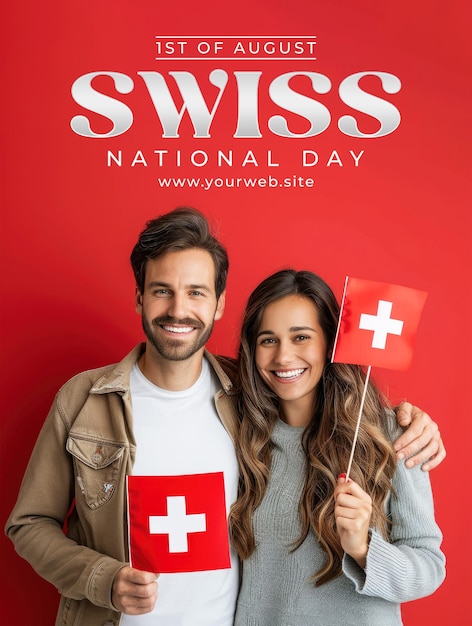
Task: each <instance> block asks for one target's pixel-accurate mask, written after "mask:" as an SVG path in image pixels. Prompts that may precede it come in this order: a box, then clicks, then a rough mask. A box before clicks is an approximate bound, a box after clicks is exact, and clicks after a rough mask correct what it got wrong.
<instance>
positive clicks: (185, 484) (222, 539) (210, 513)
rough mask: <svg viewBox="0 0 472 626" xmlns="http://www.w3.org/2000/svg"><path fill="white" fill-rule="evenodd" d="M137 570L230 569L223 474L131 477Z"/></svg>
mask: <svg viewBox="0 0 472 626" xmlns="http://www.w3.org/2000/svg"><path fill="white" fill-rule="evenodd" d="M127 490H128V526H129V547H130V562H131V565H132V567H135V568H137V569H141V570H146V571H150V572H157V573H161V572H162V573H169V572H198V571H206V570H218V569H226V568H229V567H231V562H230V556H229V540H228V524H227V520H226V504H225V489H224V477H223V473H222V472H215V473H211V474H191V475H186V476H128V478H127Z"/></svg>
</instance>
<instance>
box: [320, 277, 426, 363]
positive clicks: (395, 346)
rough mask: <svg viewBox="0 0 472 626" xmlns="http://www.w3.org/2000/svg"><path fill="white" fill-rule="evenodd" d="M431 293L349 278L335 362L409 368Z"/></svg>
mask: <svg viewBox="0 0 472 626" xmlns="http://www.w3.org/2000/svg"><path fill="white" fill-rule="evenodd" d="M426 296H427V293H426V292H425V291H419V290H418V289H411V288H410V287H402V286H400V285H392V284H389V283H379V282H375V281H371V280H363V279H360V278H350V277H346V283H345V286H344V295H343V301H342V304H341V312H340V317H339V324H338V330H337V334H336V341H335V346H334V350H333V356H332V359H331V362H332V363H335V362H337V363H356V364H358V365H372V366H377V367H385V368H388V369H397V370H406V369H408V367H409V366H410V364H411V359H412V357H413V344H414V339H415V334H416V330H417V328H418V323H419V320H420V317H421V313H422V311H423V307H424V303H425V300H426Z"/></svg>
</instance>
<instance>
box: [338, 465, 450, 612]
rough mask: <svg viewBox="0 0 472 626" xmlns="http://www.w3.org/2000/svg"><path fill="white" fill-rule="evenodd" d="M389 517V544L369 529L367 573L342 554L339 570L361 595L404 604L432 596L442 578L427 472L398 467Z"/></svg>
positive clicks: (439, 539)
mask: <svg viewBox="0 0 472 626" xmlns="http://www.w3.org/2000/svg"><path fill="white" fill-rule="evenodd" d="M392 485H393V489H394V493H392V495H391V496H390V499H389V502H388V505H387V513H388V515H389V516H390V518H391V520H392V523H393V526H392V530H391V533H390V541H386V540H385V539H384V538H383V537H382V535H381V534H380V533H379V532H378V531H377V530H375V529H373V530H372V531H371V537H370V544H369V550H368V553H367V564H366V568H365V571H364V570H362V569H361V568H360V567H359V566H358V565H357V563H356V562H355V561H354V560H353V559H352V558H351V557H349V556H348V555H344V559H343V571H344V574H345V575H346V576H347V577H348V578H350V579H351V580H352V581H353V583H354V585H355V588H356V591H357V592H358V593H359V594H362V595H367V596H376V597H380V598H384V599H385V600H389V601H391V602H408V601H410V600H416V599H418V598H422V597H424V596H428V595H430V594H432V593H433V592H434V591H435V590H436V589H437V588H438V587H439V586H440V585H441V583H442V582H443V580H444V578H445V573H446V572H445V561H446V560H445V556H444V554H443V553H442V552H441V549H440V546H441V542H442V533H441V531H440V529H439V527H438V525H437V524H436V522H435V519H434V503H433V495H432V491H431V484H430V479H429V474H428V472H423V471H422V470H421V467H420V466H419V465H418V466H416V467H414V468H412V469H407V468H406V467H405V464H404V461H401V462H399V463H398V464H397V468H396V471H395V475H394V478H393V481H392Z"/></svg>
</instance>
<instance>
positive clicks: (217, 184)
mask: <svg viewBox="0 0 472 626" xmlns="http://www.w3.org/2000/svg"><path fill="white" fill-rule="evenodd" d="M157 184H158V185H159V187H200V188H202V189H204V190H205V191H209V190H210V189H219V188H225V189H228V188H239V187H243V188H256V187H258V188H264V187H265V188H269V189H279V188H280V187H285V188H287V187H314V186H315V179H314V178H305V177H304V176H296V175H293V176H288V177H286V178H280V179H279V178H277V177H275V176H262V177H257V178H250V177H247V178H246V177H224V178H223V177H222V178H185V177H184V178H173V177H171V178H160V177H159V178H158V179H157Z"/></svg>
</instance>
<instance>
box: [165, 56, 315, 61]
mask: <svg viewBox="0 0 472 626" xmlns="http://www.w3.org/2000/svg"><path fill="white" fill-rule="evenodd" d="M155 60H156V61H316V57H155Z"/></svg>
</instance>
